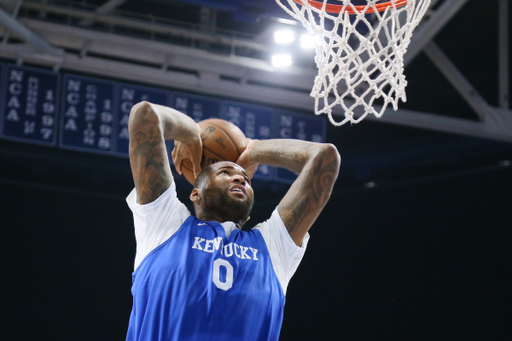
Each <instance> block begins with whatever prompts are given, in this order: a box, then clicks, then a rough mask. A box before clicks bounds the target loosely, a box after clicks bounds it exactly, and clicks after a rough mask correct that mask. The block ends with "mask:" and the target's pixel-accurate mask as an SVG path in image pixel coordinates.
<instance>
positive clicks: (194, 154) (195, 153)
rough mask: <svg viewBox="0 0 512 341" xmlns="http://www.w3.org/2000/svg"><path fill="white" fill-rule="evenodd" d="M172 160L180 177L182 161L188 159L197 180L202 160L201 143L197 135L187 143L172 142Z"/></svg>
mask: <svg viewBox="0 0 512 341" xmlns="http://www.w3.org/2000/svg"><path fill="white" fill-rule="evenodd" d="M171 155H172V160H173V162H174V166H175V167H176V171H177V172H178V173H179V174H180V175H182V174H183V172H182V170H181V165H182V163H183V160H185V159H190V160H191V161H192V165H193V166H194V169H193V171H194V176H195V177H196V178H197V176H198V175H199V173H200V172H201V160H202V158H203V141H202V140H201V136H200V135H199V133H198V134H197V136H194V137H193V138H191V139H189V140H187V141H174V149H173V150H172V154H171Z"/></svg>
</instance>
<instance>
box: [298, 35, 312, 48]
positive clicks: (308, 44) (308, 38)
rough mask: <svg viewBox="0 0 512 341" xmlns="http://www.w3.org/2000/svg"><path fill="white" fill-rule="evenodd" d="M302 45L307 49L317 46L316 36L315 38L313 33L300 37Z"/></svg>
mask: <svg viewBox="0 0 512 341" xmlns="http://www.w3.org/2000/svg"><path fill="white" fill-rule="evenodd" d="M300 46H302V47H304V48H306V49H312V48H313V47H315V38H313V36H312V35H309V34H303V35H302V36H301V37H300Z"/></svg>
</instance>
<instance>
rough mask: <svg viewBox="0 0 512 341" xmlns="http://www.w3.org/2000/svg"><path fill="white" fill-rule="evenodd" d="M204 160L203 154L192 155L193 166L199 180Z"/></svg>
mask: <svg viewBox="0 0 512 341" xmlns="http://www.w3.org/2000/svg"><path fill="white" fill-rule="evenodd" d="M202 158H203V156H202V154H200V153H194V154H192V164H193V166H194V175H195V177H196V178H197V176H198V175H199V173H201V159H202Z"/></svg>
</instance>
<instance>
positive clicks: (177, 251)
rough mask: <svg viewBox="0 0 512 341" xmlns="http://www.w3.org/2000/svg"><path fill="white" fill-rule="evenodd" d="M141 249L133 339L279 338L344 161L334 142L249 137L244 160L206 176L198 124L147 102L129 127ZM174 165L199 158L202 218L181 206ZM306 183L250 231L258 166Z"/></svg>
mask: <svg viewBox="0 0 512 341" xmlns="http://www.w3.org/2000/svg"><path fill="white" fill-rule="evenodd" d="M129 133H130V163H131V167H132V172H133V178H134V180H135V189H134V190H133V191H132V193H130V195H129V196H128V198H127V202H128V205H129V206H130V208H131V210H132V211H133V215H134V221H135V236H136V240H137V250H136V257H135V271H134V273H133V285H132V294H133V308H132V312H131V316H130V323H129V327H128V334H127V340H129V341H132V340H140V341H157V340H158V341H171V340H179V341H187V340H198V341H234V340H237V341H251V340H258V341H260V340H278V338H279V332H280V329H281V324H282V320H283V310H284V303H285V294H286V288H287V286H288V282H289V280H290V278H291V277H292V275H293V274H294V272H295V270H296V269H297V267H298V265H299V262H300V261H301V259H302V256H303V254H304V251H305V248H306V244H307V242H308V239H309V235H308V233H307V232H308V230H309V228H310V227H311V225H312V224H313V222H314V221H315V220H316V218H317V217H318V215H319V214H320V212H321V211H322V209H323V207H324V205H325V204H326V202H327V200H328V199H329V197H330V194H331V191H332V187H333V185H334V182H335V180H336V177H337V176H338V170H339V167H340V156H339V154H338V152H337V150H336V148H335V147H334V146H332V145H330V144H320V143H311V142H304V141H298V140H284V139H283V140H281V139H279V140H266V141H258V140H248V145H247V148H246V149H245V151H244V152H243V153H242V154H241V155H240V157H239V159H238V161H237V163H232V162H219V163H216V164H213V165H211V166H208V167H205V169H204V170H202V171H201V172H200V169H201V168H200V163H201V154H202V142H201V138H200V135H199V126H198V125H197V124H196V123H195V122H194V121H193V120H192V119H191V118H189V117H188V116H186V115H184V114H182V113H180V112H178V111H176V110H174V109H171V108H168V107H164V106H159V105H155V104H151V103H148V102H141V103H139V104H137V105H135V106H134V107H133V109H132V112H131V115H130V121H129ZM167 139H169V140H174V141H175V149H174V150H173V159H174V161H175V165H177V166H176V168H177V171H178V173H181V161H182V160H183V159H185V158H189V159H191V160H192V163H193V164H194V173H195V175H196V177H197V178H196V182H195V185H194V189H193V190H192V193H191V194H190V200H191V201H192V202H193V204H194V208H195V213H196V216H193V215H191V214H190V213H189V211H188V210H187V208H186V207H185V206H184V205H183V204H182V203H181V202H180V201H179V200H178V199H177V197H176V189H175V188H176V187H175V184H174V181H173V176H172V173H171V169H170V166H169V161H168V157H167V152H166V148H165V140H167ZM261 163H263V164H267V165H271V166H277V167H284V168H287V169H289V170H291V171H294V172H295V173H298V174H299V176H298V178H297V180H296V181H295V182H294V183H293V185H292V186H291V188H290V190H289V191H288V193H287V194H286V195H285V196H284V198H283V199H282V200H281V202H280V203H279V205H278V206H277V208H276V209H275V210H274V212H273V213H272V215H271V217H270V218H269V219H268V220H267V221H265V222H263V223H260V224H258V225H256V226H255V227H254V228H253V229H252V230H250V231H242V230H241V227H242V225H243V224H244V223H245V222H246V221H247V220H248V218H249V214H250V212H251V208H252V205H253V200H254V193H253V189H252V187H251V180H250V179H251V176H252V174H254V172H255V171H256V170H257V167H258V165H259V164H261Z"/></svg>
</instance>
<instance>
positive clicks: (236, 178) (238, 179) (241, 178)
mask: <svg viewBox="0 0 512 341" xmlns="http://www.w3.org/2000/svg"><path fill="white" fill-rule="evenodd" d="M231 181H233V182H237V183H240V184H242V185H245V178H244V176H243V175H241V174H235V175H233V177H232V178H231Z"/></svg>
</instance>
